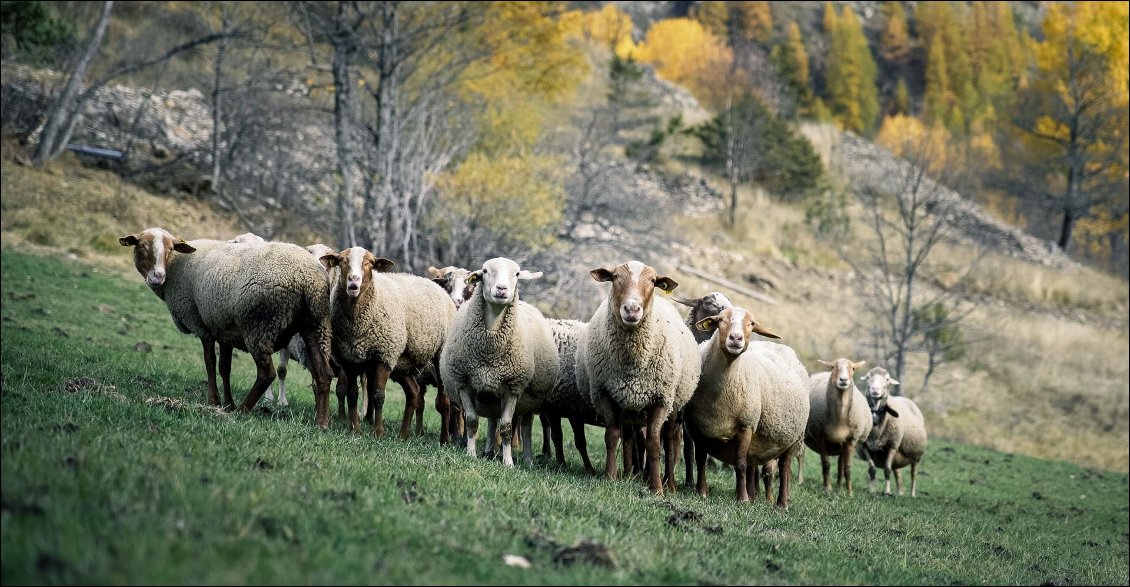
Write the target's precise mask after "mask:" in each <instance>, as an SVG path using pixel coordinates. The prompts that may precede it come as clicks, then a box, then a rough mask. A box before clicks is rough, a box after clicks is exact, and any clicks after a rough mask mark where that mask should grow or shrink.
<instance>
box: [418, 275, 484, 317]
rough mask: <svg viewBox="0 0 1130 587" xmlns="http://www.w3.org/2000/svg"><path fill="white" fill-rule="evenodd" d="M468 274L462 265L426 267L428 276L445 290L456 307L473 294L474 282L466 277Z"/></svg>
mask: <svg viewBox="0 0 1130 587" xmlns="http://www.w3.org/2000/svg"><path fill="white" fill-rule="evenodd" d="M470 276H471V272H470V271H467V270H466V269H463V268H462V267H455V266H447V267H444V268H443V269H436V268H435V267H428V277H429V278H431V280H432V281H434V282H435V283H436V284H437V285H439V286H440V287H442V288H443V291H446V292H447V295H448V296H450V297H451V301H452V302H455V308H456V309H458V308H459V307H460V306H462V305H463V302H465V301H467V300H469V299H470V298H471V296H472V295H474V294H475V284H474V283H473V282H472V281H470V280H469V279H468V278H469V277H470Z"/></svg>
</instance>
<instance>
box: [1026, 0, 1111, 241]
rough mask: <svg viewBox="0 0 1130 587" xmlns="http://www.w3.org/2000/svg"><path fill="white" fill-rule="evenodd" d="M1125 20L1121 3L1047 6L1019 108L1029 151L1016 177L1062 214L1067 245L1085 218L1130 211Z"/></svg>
mask: <svg viewBox="0 0 1130 587" xmlns="http://www.w3.org/2000/svg"><path fill="white" fill-rule="evenodd" d="M1128 21H1130V8H1128V6H1127V4H1126V3H1124V2H1076V3H1071V4H1059V3H1056V4H1051V5H1049V7H1048V13H1047V16H1046V17H1045V20H1044V26H1043V32H1044V40H1043V41H1042V42H1040V43H1038V44H1037V45H1036V47H1035V56H1036V72H1035V75H1034V78H1033V80H1032V84H1031V86H1030V88H1028V89H1027V90H1026V91H1025V92H1023V93H1022V95H1021V97H1020V104H1019V106H1018V107H1017V108H1016V109H1015V110H1014V115H1013V124H1014V128H1015V129H1016V130H1017V131H1018V133H1019V135H1020V137H1021V139H1022V140H1023V141H1024V145H1025V150H1024V158H1023V160H1022V162H1021V163H1022V164H1023V165H1022V166H1017V168H1016V170H1017V171H1018V173H1017V174H1016V177H1014V178H1013V179H1014V181H1015V182H1016V184H1018V185H1017V187H1018V188H1019V189H1018V191H1019V193H1027V194H1033V196H1034V197H1036V198H1038V202H1037V206H1038V207H1039V208H1042V209H1044V210H1048V211H1057V212H1058V214H1059V216H1060V218H1061V220H1060V222H1059V230H1058V237H1057V239H1056V242H1057V244H1058V245H1059V246H1060V248H1062V249H1065V250H1066V249H1068V248H1069V247H1070V246H1071V244H1072V238H1073V236H1074V234H1075V229H1076V225H1077V224H1078V223H1079V222H1080V221H1083V220H1085V219H1089V218H1096V217H1098V216H1099V215H1101V214H1102V213H1103V212H1104V211H1106V212H1110V211H1115V213H1114V214H1109V215H1110V216H1112V217H1114V218H1117V217H1119V216H1120V215H1121V214H1122V213H1124V212H1121V211H1122V210H1125V209H1126V200H1127V198H1128V196H1127V175H1128V165H1127V164H1128V161H1127V158H1128V156H1127V135H1128V130H1127V127H1128V125H1130V124H1128V116H1127V110H1128V91H1127V74H1128V69H1130V63H1128V56H1127V52H1128V50H1127V46H1128V36H1130V35H1128V34H1127V30H1128ZM1114 224H1117V222H1115V223H1114Z"/></svg>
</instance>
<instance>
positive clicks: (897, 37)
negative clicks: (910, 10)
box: [879, 2, 910, 65]
mask: <svg viewBox="0 0 1130 587" xmlns="http://www.w3.org/2000/svg"><path fill="white" fill-rule="evenodd" d="M883 13H884V14H885V15H886V17H887V22H886V24H885V25H884V26H883V33H882V35H881V36H880V38H879V42H880V47H881V49H880V51H881V55H882V56H883V59H886V60H887V61H889V62H891V63H894V64H897V65H902V64H904V63H906V59H907V58H908V57H910V34H909V32H908V31H907V25H906V12H904V11H903V9H902V2H884V3H883Z"/></svg>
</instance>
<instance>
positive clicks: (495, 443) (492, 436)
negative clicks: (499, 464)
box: [483, 418, 502, 459]
mask: <svg viewBox="0 0 1130 587" xmlns="http://www.w3.org/2000/svg"><path fill="white" fill-rule="evenodd" d="M501 448H502V441H501V440H499V438H498V418H487V442H486V446H484V447H483V458H484V459H493V458H494V456H495V455H496V454H497V453H499V452H501Z"/></svg>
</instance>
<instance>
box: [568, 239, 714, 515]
mask: <svg viewBox="0 0 1130 587" xmlns="http://www.w3.org/2000/svg"><path fill="white" fill-rule="evenodd" d="M590 274H591V275H592V277H593V279H595V280H596V281H599V282H605V283H611V284H612V288H611V289H610V290H609V293H608V297H607V298H606V299H605V300H604V301H603V302H602V303H601V304H600V306H599V307H598V308H597V309H596V312H594V313H593V315H592V319H590V320H589V326H588V328H587V330H586V331H585V334H584V336H582V337H581V340H580V342H579V343H578V345H577V366H576V374H577V387H578V389H580V390H582V393H584V392H585V390H587V393H588V394H589V397H590V399H591V401H592V404H593V406H594V407H595V408H596V411H597V413H598V414H599V415H600V417H601V419H602V420H603V421H604V423H605V432H604V442H605V450H606V460H605V473H606V474H607V475H608V477H609V478H612V479H615V478H616V450H617V448H618V446H619V443H620V440H621V437H622V438H623V440H624V452H623V454H624V471H625V474H630V472H631V471H632V468H633V467H632V460H633V456H632V453H633V444H634V436H635V434H634V429H635V428H637V427H639V426H640V425H643V426H645V427H646V434H645V438H646V440H645V442H646V443H647V459H646V461H647V481H648V488H649V489H650V490H651V491H653V492H655V493H659V494H662V493H663V489H664V488H663V484H662V483H661V481H660V477H659V451H660V440H661V438H662V440H663V442H664V444H665V448H666V461H665V467H664V470H665V478H666V480H667V481H666V482H667V489H668V490H669V491H674V490H675V480H674V468H675V462H676V461H677V459H678V450H679V444H680V443H681V436H682V422H681V417H680V416H681V414H680V411H681V410H682V409H683V407H684V406H686V404H687V402H688V401H690V399H691V395H692V394H693V393H694V390H695V386H696V385H698V378H699V373H700V371H701V368H702V366H701V363H700V361H699V357H698V346H697V345H696V343H695V339H694V335H693V334H691V331H690V330H688V329H687V327H686V325H684V324H683V318H682V317H681V316H680V315H679V313H678V311H676V310H675V306H674V305H672V304H671V302H669V301H668V300H666V299H663V297H662V295H655V292H656V290H659V291H661V292H671V291H673V290H674V289H675V288H676V287H678V283H677V282H676V281H675V280H674V279H671V278H670V277H666V276H661V275H659V274H658V273H656V271H655V269H654V268H652V267H650V266H648V265H646V264H644V263H641V262H640V261H630V262H627V263H624V264H621V265H618V266H615V267H612V268H605V267H600V268H597V269H593V270H592V271H590ZM669 420H670V424H669V425H665V424H668V421H669Z"/></svg>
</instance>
